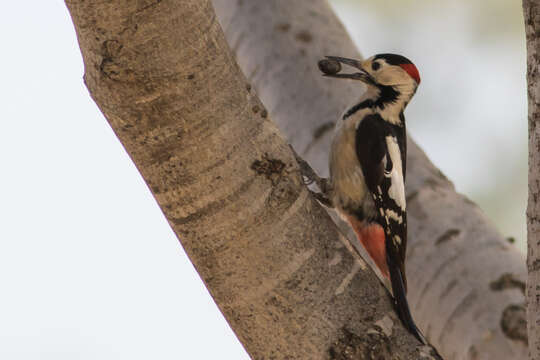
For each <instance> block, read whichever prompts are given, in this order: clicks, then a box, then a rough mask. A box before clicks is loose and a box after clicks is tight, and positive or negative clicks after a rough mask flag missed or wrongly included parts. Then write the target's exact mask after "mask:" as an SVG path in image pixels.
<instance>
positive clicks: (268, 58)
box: [214, 0, 527, 360]
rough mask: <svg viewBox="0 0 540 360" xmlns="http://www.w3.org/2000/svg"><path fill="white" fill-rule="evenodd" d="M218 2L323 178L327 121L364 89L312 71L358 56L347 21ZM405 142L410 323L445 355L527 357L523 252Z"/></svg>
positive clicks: (306, 6)
mask: <svg viewBox="0 0 540 360" xmlns="http://www.w3.org/2000/svg"><path fill="white" fill-rule="evenodd" d="M214 6H215V8H216V12H217V14H218V16H219V19H220V22H221V23H222V26H223V28H224V31H225V34H226V36H227V40H228V41H229V43H230V44H231V48H232V49H233V50H234V52H235V54H236V57H237V61H238V63H239V65H240V67H241V68H242V70H243V71H244V73H245V74H246V76H247V77H248V80H249V81H250V83H251V84H252V85H253V86H254V88H255V89H256V90H257V92H258V94H259V95H260V97H261V100H262V101H263V102H264V103H265V105H266V106H267V108H268V110H269V113H270V116H271V117H272V119H273V120H274V121H275V122H276V123H277V124H278V126H279V127H280V129H281V130H282V132H283V133H284V134H285V135H286V137H287V139H289V141H290V142H291V143H292V144H293V145H294V147H295V148H296V149H297V150H298V152H299V153H300V154H301V155H303V156H304V157H305V158H306V159H307V160H308V161H309V162H310V163H311V165H312V166H313V167H314V168H315V169H317V170H318V171H319V173H320V174H322V175H325V174H326V173H327V153H328V149H329V143H330V138H331V133H332V131H331V130H332V127H333V122H334V121H335V119H336V118H337V117H338V115H339V114H340V112H342V111H343V110H344V107H345V106H346V105H347V104H350V103H351V101H353V100H354V99H355V98H356V97H357V96H358V94H359V91H360V90H361V89H357V88H354V87H352V86H351V84H347V83H345V82H337V81H328V80H327V79H324V78H322V77H321V76H320V72H319V71H318V69H317V65H316V62H317V60H318V59H320V58H322V57H323V56H324V55H337V56H344V57H357V58H358V57H360V55H359V54H358V52H357V50H356V48H355V46H354V44H353V43H352V41H351V40H350V38H349V37H348V35H347V33H346V32H345V30H344V28H343V26H342V25H341V23H340V22H339V20H338V19H337V18H336V17H335V15H334V14H333V12H332V10H331V9H330V7H329V5H328V4H327V2H326V1H325V0H312V1H309V2H308V1H286V0H266V1H234V2H233V1H229V0H214ZM366 36H369V34H366ZM370 55H372V54H370ZM408 149H409V153H408V163H407V165H408V176H407V193H408V204H407V207H408V212H409V250H408V258H407V273H408V280H409V300H410V303H411V306H412V311H413V314H414V317H415V319H416V321H417V322H418V324H419V325H420V327H421V328H422V329H423V330H424V332H425V334H426V335H427V336H428V338H429V339H430V341H431V342H432V343H433V344H435V345H436V346H437V348H438V349H439V350H440V351H441V353H442V354H443V355H444V356H445V357H446V358H448V359H505V360H506V359H525V357H526V356H527V355H526V354H527V347H526V343H527V338H526V336H525V335H524V334H525V330H526V329H525V323H524V320H525V314H524V306H523V304H524V294H523V292H524V291H523V289H524V286H525V285H524V284H525V282H524V281H525V276H526V274H525V266H524V259H523V257H522V256H521V254H519V253H518V251H517V250H516V249H515V248H514V247H512V246H510V245H509V244H507V242H506V241H505V239H504V238H503V237H502V236H501V235H500V234H499V233H498V232H497V231H496V230H495V229H494V227H493V225H492V224H491V223H490V222H489V221H488V220H487V219H486V218H485V216H484V214H483V213H482V212H481V211H480V209H478V207H477V206H476V205H475V204H473V203H472V202H471V201H470V200H468V199H467V198H465V197H464V196H462V195H460V194H457V193H456V192H455V190H454V187H453V185H452V183H451V182H450V181H448V180H447V179H446V178H445V177H444V175H443V174H442V173H441V172H440V171H439V170H438V169H437V168H436V167H434V166H433V164H432V163H431V162H430V161H429V159H428V158H427V157H426V156H425V154H424V153H423V152H422V151H421V150H420V149H419V148H418V146H417V145H416V144H415V143H414V142H413V141H409V145H408Z"/></svg>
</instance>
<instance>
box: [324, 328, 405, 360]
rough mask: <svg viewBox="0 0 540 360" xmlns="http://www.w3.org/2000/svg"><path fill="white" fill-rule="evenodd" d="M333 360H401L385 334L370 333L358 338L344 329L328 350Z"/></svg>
mask: <svg viewBox="0 0 540 360" xmlns="http://www.w3.org/2000/svg"><path fill="white" fill-rule="evenodd" d="M328 352H329V355H330V359H332V360H353V359H354V360H368V359H369V360H372V359H373V360H387V359H392V360H393V359H395V360H397V359H399V357H398V356H397V355H395V354H394V355H392V353H396V352H395V351H392V346H391V344H390V340H389V339H388V337H387V336H386V335H385V334H384V333H383V332H377V331H370V332H368V333H367V334H362V336H358V335H356V334H355V333H353V332H351V331H349V330H348V329H345V328H342V329H341V335H340V337H339V338H338V339H337V340H336V341H335V342H334V343H333V344H332V345H331V346H330V348H329V349H328Z"/></svg>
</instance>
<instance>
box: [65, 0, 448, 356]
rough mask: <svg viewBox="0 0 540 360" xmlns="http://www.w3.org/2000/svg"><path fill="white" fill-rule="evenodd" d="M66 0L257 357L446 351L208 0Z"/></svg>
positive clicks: (160, 189) (196, 257)
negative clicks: (375, 260) (397, 306)
mask: <svg viewBox="0 0 540 360" xmlns="http://www.w3.org/2000/svg"><path fill="white" fill-rule="evenodd" d="M66 4H67V6H68V8H69V11H70V13H71V16H72V18H73V22H74V24H75V28H76V31H77V36H78V40H79V45H80V48H81V51H82V54H83V60H84V64H85V75H84V80H85V83H86V85H87V87H88V89H89V91H90V94H91V95H92V97H93V99H94V100H95V101H96V103H97V104H98V106H99V108H100V109H101V111H102V112H103V113H104V115H105V117H106V118H107V120H108V121H109V123H110V125H111V127H112V129H113V130H114V132H115V133H116V135H117V136H118V138H119V139H120V141H121V142H122V144H123V146H124V147H125V149H126V150H127V152H128V153H129V155H130V156H131V158H132V159H133V161H134V163H135V164H136V166H137V167H138V169H139V171H140V173H141V174H142V176H143V178H144V179H145V181H146V183H147V184H148V186H149V188H150V190H151V191H152V193H153V194H154V196H155V198H156V200H157V202H158V203H159V205H160V207H161V209H162V211H163V213H164V214H165V216H166V217H167V219H168V221H169V223H170V225H171V227H172V228H173V229H174V231H175V233H176V234H177V236H178V237H179V239H180V241H181V243H182V245H183V247H184V249H185V250H186V252H187V253H188V255H189V257H190V259H191V260H192V262H193V263H194V265H195V267H196V269H197V271H198V272H199V274H200V276H201V277H202V279H203V281H204V282H205V284H206V286H207V287H208V289H209V290H210V293H211V294H212V296H213V298H214V300H215V301H216V303H217V305H218V306H219V308H220V309H221V311H222V312H223V314H224V315H225V317H226V318H227V320H228V322H229V323H230V325H231V327H232V328H233V330H234V331H235V333H236V334H237V336H238V337H239V339H240V341H241V342H242V344H243V345H244V347H245V348H246V350H247V351H248V353H249V354H250V355H251V356H252V358H254V359H373V358H384V359H420V358H423V359H435V358H438V357H437V356H435V355H431V352H432V349H430V348H429V347H420V346H419V344H418V342H417V341H416V340H415V339H414V338H413V337H412V335H410V334H409V333H408V332H406V331H405V330H404V329H403V327H402V326H401V324H400V323H399V321H398V320H397V318H396V316H395V315H394V311H393V309H392V307H391V304H390V301H389V299H388V296H387V293H386V291H385V290H384V288H383V287H382V286H380V284H379V283H378V281H377V279H376V277H375V276H374V274H373V273H372V272H371V271H370V270H369V268H367V267H366V266H365V263H364V262H363V261H362V260H361V259H360V258H358V257H357V256H355V255H354V252H353V251H352V250H351V249H350V247H349V244H348V242H347V241H346V240H345V239H344V238H343V237H342V236H340V235H339V233H338V231H337V228H336V227H335V226H334V225H333V223H332V221H331V220H330V218H329V217H328V216H327V214H326V212H325V211H324V210H323V209H322V208H321V207H320V206H319V205H318V204H317V203H316V202H315V201H314V200H313V199H312V198H311V197H310V196H308V194H309V193H308V191H307V190H306V188H305V186H304V185H303V183H302V179H301V177H300V176H299V172H298V168H297V166H296V163H295V161H294V158H293V155H292V153H291V151H290V149H289V148H288V146H287V144H286V143H285V142H284V141H283V139H282V138H281V137H280V135H279V132H278V130H277V128H276V126H275V125H274V124H273V123H272V122H271V121H270V120H269V116H268V111H267V110H266V109H265V107H264V106H263V105H262V103H261V102H260V101H259V100H258V98H257V97H256V96H255V95H254V93H253V91H252V90H251V86H250V85H248V84H247V83H246V80H245V77H244V76H243V75H242V73H241V71H240V69H239V68H238V66H237V64H236V62H235V60H234V57H233V56H232V55H231V52H230V50H229V48H228V45H227V43H226V41H225V38H224V36H223V33H222V31H221V28H220V26H219V23H218V22H217V21H216V17H215V14H214V11H213V9H212V6H211V4H210V3H209V1H203V0H182V1H180V2H179V1H173V0H155V1H143V0H140V1H129V0H117V1H99V2H96V1H84V0H68V1H66ZM284 66H286V64H285V63H284ZM179 346H181V340H180V339H179Z"/></svg>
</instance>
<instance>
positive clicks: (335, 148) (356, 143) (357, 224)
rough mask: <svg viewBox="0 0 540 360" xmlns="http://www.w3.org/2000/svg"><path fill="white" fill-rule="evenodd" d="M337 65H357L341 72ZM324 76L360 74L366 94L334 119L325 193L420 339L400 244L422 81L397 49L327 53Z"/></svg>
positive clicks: (403, 235) (403, 244)
mask: <svg viewBox="0 0 540 360" xmlns="http://www.w3.org/2000/svg"><path fill="white" fill-rule="evenodd" d="M341 64H345V65H348V66H350V67H353V68H355V70H357V71H355V72H353V73H349V74H345V73H340V71H341ZM319 67H320V68H321V70H322V71H323V72H324V73H325V74H324V76H327V77H333V78H339V79H352V80H359V81H361V82H362V83H363V84H364V85H365V86H366V91H365V92H364V93H363V95H362V96H361V97H360V98H359V99H358V100H357V101H356V102H355V103H354V105H353V106H351V107H349V108H348V109H347V110H346V111H345V113H344V114H343V115H342V116H341V118H340V119H338V121H337V123H336V130H335V134H334V138H333V141H332V145H331V151H330V159H329V160H330V164H329V167H330V186H329V189H330V190H329V197H330V198H329V200H330V202H331V203H332V205H333V206H334V207H335V208H336V210H337V211H338V213H339V214H340V215H341V217H342V218H344V219H345V220H346V221H347V222H348V223H349V224H350V225H351V227H352V228H353V230H354V232H355V233H356V236H357V237H358V240H359V241H360V243H361V244H362V245H363V246H364V248H365V249H366V251H367V252H368V254H369V255H370V256H371V258H372V259H373V261H374V263H375V264H376V265H377V267H378V268H379V269H380V271H381V273H382V274H383V275H384V276H385V277H387V278H389V279H390V282H391V284H392V292H393V295H394V302H395V307H396V312H397V314H398V315H399V317H400V319H401V321H402V322H403V324H404V325H405V327H406V328H407V329H408V330H409V331H410V332H411V333H412V334H413V335H415V336H416V337H417V338H418V339H419V340H420V341H421V342H424V343H425V339H424V337H423V336H422V334H421V333H420V331H419V330H418V328H417V327H416V325H415V323H414V320H413V319H412V316H411V314H410V310H409V305H408V303H407V297H406V292H407V280H406V277H405V251H406V246H407V211H406V201H405V174H406V171H405V169H406V155H407V138H406V132H405V117H404V115H403V111H404V110H405V107H406V106H407V104H408V103H409V101H410V100H411V98H412V97H413V95H414V94H415V92H416V89H417V87H418V85H419V84H420V74H419V73H418V69H417V68H416V66H415V65H414V64H413V63H412V62H411V61H410V60H408V59H407V58H405V57H404V56H401V55H395V54H378V55H375V56H373V57H371V58H369V59H367V60H365V61H359V60H353V59H347V58H342V57H335V56H327V60H321V61H320V62H319Z"/></svg>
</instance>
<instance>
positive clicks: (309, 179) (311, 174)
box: [289, 145, 334, 208]
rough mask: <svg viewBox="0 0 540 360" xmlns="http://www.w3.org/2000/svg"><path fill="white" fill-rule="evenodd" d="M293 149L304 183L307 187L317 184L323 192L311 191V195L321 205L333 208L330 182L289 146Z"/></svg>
mask: <svg viewBox="0 0 540 360" xmlns="http://www.w3.org/2000/svg"><path fill="white" fill-rule="evenodd" d="M289 147H290V148H291V150H292V152H293V154H294V157H295V158H296V162H297V163H298V167H299V168H300V173H301V174H302V181H303V182H304V184H305V185H306V186H309V185H311V184H313V183H315V184H317V187H318V188H319V190H321V192H314V191H312V190H309V191H310V192H311V194H312V195H313V196H314V197H315V199H317V200H318V201H319V202H320V203H321V204H323V205H324V206H326V207H329V208H333V207H334V206H333V205H332V201H331V200H330V197H329V195H328V194H329V192H330V191H329V190H330V186H329V185H328V180H327V179H325V178H321V177H319V176H318V175H317V174H316V173H315V170H313V169H312V168H311V166H310V165H309V164H308V163H307V161H306V160H304V159H302V158H301V157H300V155H298V154H297V153H296V151H295V150H294V149H293V147H292V146H291V145H289Z"/></svg>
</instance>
